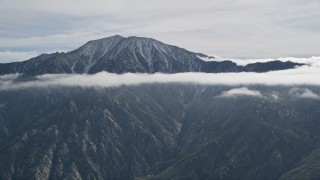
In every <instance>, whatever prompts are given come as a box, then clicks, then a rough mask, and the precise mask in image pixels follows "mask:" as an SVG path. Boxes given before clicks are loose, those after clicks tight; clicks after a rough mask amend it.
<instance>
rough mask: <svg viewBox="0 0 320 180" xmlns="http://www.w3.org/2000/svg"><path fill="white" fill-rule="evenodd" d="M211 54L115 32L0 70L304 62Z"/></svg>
mask: <svg viewBox="0 0 320 180" xmlns="http://www.w3.org/2000/svg"><path fill="white" fill-rule="evenodd" d="M201 56H202V57H206V56H207V55H204V54H199V53H194V52H190V51H188V50H185V49H182V48H179V47H176V46H171V45H168V44H165V43H162V42H160V41H157V40H154V39H150V38H142V37H127V38H125V37H121V36H118V35H117V36H112V37H108V38H104V39H99V40H94V41H89V42H88V43H86V44H85V45H83V46H81V47H80V48H78V49H76V50H74V51H71V52H68V53H54V54H42V55H40V56H38V57H35V58H32V59H30V60H27V61H24V62H15V63H8V64H0V74H13V73H20V74H25V75H27V76H34V75H40V74H60V73H80V74H82V73H89V74H94V73H98V72H101V71H107V72H112V73H126V72H132V73H155V72H162V73H179V72H206V73H218V72H267V71H273V70H282V69H290V68H294V67H295V66H298V65H302V64H299V63H293V62H281V61H271V62H266V63H254V64H248V65H246V66H238V65H237V64H236V63H233V62H231V61H227V60H226V61H222V62H216V61H209V62H208V61H203V60H202V59H201Z"/></svg>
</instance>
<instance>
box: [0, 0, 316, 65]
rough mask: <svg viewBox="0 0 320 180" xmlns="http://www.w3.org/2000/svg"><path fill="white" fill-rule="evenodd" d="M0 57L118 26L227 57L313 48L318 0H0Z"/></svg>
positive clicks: (298, 53)
mask: <svg viewBox="0 0 320 180" xmlns="http://www.w3.org/2000/svg"><path fill="white" fill-rule="evenodd" d="M0 24H1V26H0V27H1V28H0V62H9V61H13V60H24V59H27V58H30V57H33V56H35V55H37V54H41V53H44V52H48V53H50V52H55V51H70V50H73V49H75V48H77V47H79V46H80V45H82V44H84V43H85V42H87V41H89V40H93V39H98V38H103V37H107V36H112V35H115V34H119V35H122V36H143V37H152V38H155V39H158V40H160V41H162V42H165V43H168V44H173V45H177V46H180V47H183V48H186V49H188V50H191V51H195V52H202V53H206V54H209V55H218V56H222V57H228V58H277V57H288V56H291V57H293V56H294V57H310V56H319V55H320V0H183V1H182V0H179V1H178V0H54V1H52V0H0Z"/></svg>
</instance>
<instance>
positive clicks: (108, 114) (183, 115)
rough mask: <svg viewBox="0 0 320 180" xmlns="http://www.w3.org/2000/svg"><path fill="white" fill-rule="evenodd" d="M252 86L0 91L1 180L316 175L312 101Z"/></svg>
mask: <svg viewBox="0 0 320 180" xmlns="http://www.w3.org/2000/svg"><path fill="white" fill-rule="evenodd" d="M251 88H252V89H256V90H259V91H261V93H262V95H263V97H246V96H241V97H233V98H221V97H217V96H218V95H219V94H221V92H223V91H226V90H229V89H230V87H224V86H196V85H174V84H169V85H168V84H167V85H164V84H163V85H161V84H158V85H141V86H133V87H129V86H128V87H121V88H100V89H97V88H85V89H84V88H75V87H74V88H66V87H65V88H61V87H60V88H54V87H51V88H38V89H24V90H12V91H1V92H0V102H1V104H2V105H1V106H0V107H1V108H0V120H1V121H0V127H1V129H0V134H1V136H0V141H1V144H0V151H1V153H0V162H1V163H0V179H279V178H282V179H301V178H302V179H303V178H307V179H312V178H313V179H316V178H318V177H319V173H318V172H319V169H320V168H319V167H320V166H319V165H318V164H319V163H318V161H319V146H318V144H319V142H320V141H319V140H320V139H319V137H320V131H319V127H320V126H319V125H320V123H319V120H318V117H320V111H319V108H320V101H318V100H310V99H302V98H296V97H293V96H290V95H289V94H288V93H287V92H288V91H289V90H290V88H289V87H264V86H253V87H251ZM308 88H311V89H312V90H313V91H314V92H320V89H319V88H317V87H308ZM274 94H277V98H276V99H275V98H274V96H272V95H274ZM13 99H14V101H13Z"/></svg>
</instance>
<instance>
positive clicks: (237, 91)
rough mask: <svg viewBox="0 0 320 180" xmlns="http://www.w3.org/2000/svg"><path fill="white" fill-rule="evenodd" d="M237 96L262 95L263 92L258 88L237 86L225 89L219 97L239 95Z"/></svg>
mask: <svg viewBox="0 0 320 180" xmlns="http://www.w3.org/2000/svg"><path fill="white" fill-rule="evenodd" d="M237 96H254V97H262V94H261V93H260V92H259V91H256V90H250V89H248V88H247V87H241V88H235V89H231V90H229V91H223V92H222V93H221V95H219V96H218V97H237Z"/></svg>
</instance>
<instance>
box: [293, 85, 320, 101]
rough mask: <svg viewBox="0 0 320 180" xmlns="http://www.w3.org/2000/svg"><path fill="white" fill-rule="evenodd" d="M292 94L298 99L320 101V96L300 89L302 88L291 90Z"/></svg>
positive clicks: (308, 90)
mask: <svg viewBox="0 0 320 180" xmlns="http://www.w3.org/2000/svg"><path fill="white" fill-rule="evenodd" d="M290 93H291V94H292V95H293V96H295V97H298V98H307V99H315V100H320V95H318V94H316V93H314V92H313V91H311V90H310V89H307V88H305V89H300V88H293V89H291V90H290Z"/></svg>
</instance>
